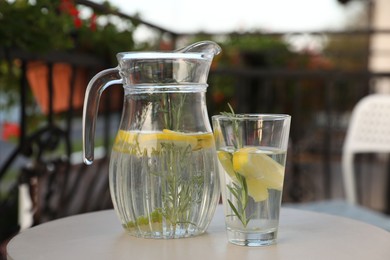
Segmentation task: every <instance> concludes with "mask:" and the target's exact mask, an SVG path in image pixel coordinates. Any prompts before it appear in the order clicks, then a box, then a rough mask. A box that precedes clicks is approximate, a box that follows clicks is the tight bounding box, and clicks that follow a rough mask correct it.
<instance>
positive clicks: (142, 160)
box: [83, 41, 221, 238]
mask: <svg viewBox="0 0 390 260" xmlns="http://www.w3.org/2000/svg"><path fill="white" fill-rule="evenodd" d="M220 50H221V49H220V47H219V46H218V45H217V44H216V43H214V42H210V41H205V42H198V43H195V44H192V45H190V46H188V47H186V48H183V49H180V50H177V51H175V52H125V53H119V54H117V59H118V63H119V66H118V67H116V68H111V69H107V70H104V71H102V72H100V73H98V74H97V75H96V76H95V77H94V78H92V80H91V81H90V82H89V84H88V87H87V90H86V96H85V101H84V111H83V142H84V143H83V144H84V162H85V163H86V164H91V163H92V161H93V151H94V132H95V121H96V116H97V112H98V105H99V98H100V95H101V93H102V91H103V90H104V89H105V88H107V87H108V86H110V85H113V84H123V87H124V104H123V111H122V118H121V123H120V126H119V130H118V133H117V135H116V138H115V141H114V144H113V148H112V152H111V159H110V166H109V183H110V193H111V198H112V201H113V205H114V208H115V210H116V213H117V215H118V216H119V218H120V220H121V222H122V226H123V227H124V228H125V229H126V230H127V231H128V232H129V233H130V234H131V235H134V236H137V237H145V238H181V237H189V236H195V235H198V234H201V233H203V232H204V231H205V230H206V228H207V226H208V224H209V223H210V221H211V219H212V216H213V214H214V211H215V207H216V205H217V204H218V200H219V195H220V187H219V177H218V170H217V169H218V168H217V167H218V165H217V159H216V155H215V146H214V139H213V135H212V131H211V125H210V122H209V117H208V114H207V108H206V100H205V93H206V89H207V83H206V81H207V77H208V73H209V69H210V65H211V62H212V59H213V57H214V55H216V54H218V53H219V52H220Z"/></svg>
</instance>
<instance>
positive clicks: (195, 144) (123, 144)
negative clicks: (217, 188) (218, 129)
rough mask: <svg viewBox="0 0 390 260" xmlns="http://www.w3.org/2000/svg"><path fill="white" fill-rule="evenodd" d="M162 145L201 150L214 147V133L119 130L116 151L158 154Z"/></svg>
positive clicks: (115, 145)
mask: <svg viewBox="0 0 390 260" xmlns="http://www.w3.org/2000/svg"><path fill="white" fill-rule="evenodd" d="M162 144H173V145H174V146H176V147H178V148H180V147H181V148H186V147H190V149H191V150H200V149H203V148H209V147H213V146H214V137H213V134H212V133H200V134H193V133H191V134H187V133H181V132H176V131H172V130H168V129H164V130H163V131H162V132H140V131H125V130H119V131H118V134H117V136H116V138H115V143H114V147H113V148H114V150H116V151H119V152H123V153H130V154H137V153H138V154H144V153H147V154H149V155H150V154H151V153H152V152H158V151H159V150H160V149H161V145H162Z"/></svg>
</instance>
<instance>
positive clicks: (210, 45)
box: [176, 41, 221, 56]
mask: <svg viewBox="0 0 390 260" xmlns="http://www.w3.org/2000/svg"><path fill="white" fill-rule="evenodd" d="M176 52H179V53H188V52H197V53H204V54H209V55H212V56H215V55H218V54H219V53H220V52H221V47H220V46H219V45H218V44H216V43H215V42H212V41H200V42H196V43H193V44H191V45H189V46H187V47H184V48H181V49H178V50H176Z"/></svg>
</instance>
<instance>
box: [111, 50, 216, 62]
mask: <svg viewBox="0 0 390 260" xmlns="http://www.w3.org/2000/svg"><path fill="white" fill-rule="evenodd" d="M116 56H117V58H118V60H127V59H129V60H134V59H135V60H137V59H145V60H158V59H206V60H210V59H212V58H213V57H214V54H212V53H207V52H206V53H205V52H187V53H182V52H174V51H172V52H168V51H167V52H165V51H164V52H158V51H145V52H137V51H128V52H119V53H117V55H116Z"/></svg>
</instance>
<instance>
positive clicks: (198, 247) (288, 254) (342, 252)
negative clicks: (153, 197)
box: [7, 206, 390, 260]
mask: <svg viewBox="0 0 390 260" xmlns="http://www.w3.org/2000/svg"><path fill="white" fill-rule="evenodd" d="M7 252H8V259H15V260H23V259H42V260H43V259H57V260H61V259H72V260H75V259H95V260H99V259H119V260H120V259H133V258H134V259H186V260H190V259H197V260H199V259H289V260H294V259H299V260H301V259H316V260H320V259H327V260H328V259H370V260H375V259H381V260H382V259H390V233H389V232H387V231H385V230H382V229H380V228H377V227H374V226H371V225H369V224H366V223H363V222H358V221H356V220H352V219H347V218H342V217H336V216H332V215H326V214H322V213H315V212H310V211H303V210H297V209H290V208H282V210H281V216H280V228H279V235H278V242H277V244H275V245H271V246H266V247H256V248H254V247H244V246H237V245H232V244H230V243H228V242H227V238H226V232H225V226H224V218H223V210H222V207H221V206H218V207H217V210H216V214H215V216H214V218H213V221H212V222H211V224H210V226H209V228H208V230H207V232H206V233H205V234H203V235H200V236H197V237H192V238H184V239H170V240H164V239H142V238H135V237H132V236H130V235H128V234H127V233H126V232H125V231H124V230H123V229H122V227H121V225H120V223H119V220H118V219H117V217H116V215H115V212H114V211H113V210H106V211H99V212H94V213H87V214H82V215H76V216H72V217H67V218H63V219H59V220H55V221H52V222H48V223H45V224H42V225H39V226H36V227H33V228H31V229H28V230H25V231H23V232H22V233H20V234H19V235H17V236H16V237H14V238H13V239H12V240H11V241H10V243H9V244H8V246H7Z"/></svg>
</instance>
